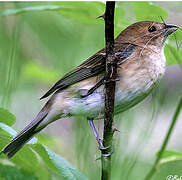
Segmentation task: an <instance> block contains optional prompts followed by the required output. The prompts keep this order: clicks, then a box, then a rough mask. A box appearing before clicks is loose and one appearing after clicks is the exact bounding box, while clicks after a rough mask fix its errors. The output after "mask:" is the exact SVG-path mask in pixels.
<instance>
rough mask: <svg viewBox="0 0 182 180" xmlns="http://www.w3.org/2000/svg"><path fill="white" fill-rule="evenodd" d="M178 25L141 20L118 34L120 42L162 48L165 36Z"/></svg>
mask: <svg viewBox="0 0 182 180" xmlns="http://www.w3.org/2000/svg"><path fill="white" fill-rule="evenodd" d="M178 28H179V27H178V26H176V25H172V24H165V23H160V22H154V21H141V22H137V23H134V24H132V25H130V26H128V27H127V28H126V29H124V30H123V31H122V32H121V34H120V35H119V36H118V40H119V41H120V42H127V43H131V44H135V45H139V46H142V47H143V46H148V47H151V46H152V47H153V46H154V47H157V48H163V46H164V42H165V40H166V38H167V37H168V36H169V35H170V34H172V33H173V32H175V31H176V30H177V29H178Z"/></svg>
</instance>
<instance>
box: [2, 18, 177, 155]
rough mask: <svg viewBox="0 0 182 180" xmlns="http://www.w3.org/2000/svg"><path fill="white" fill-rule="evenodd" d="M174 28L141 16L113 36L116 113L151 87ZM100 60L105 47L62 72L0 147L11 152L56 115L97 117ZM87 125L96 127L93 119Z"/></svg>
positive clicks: (160, 71)
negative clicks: (26, 119)
mask: <svg viewBox="0 0 182 180" xmlns="http://www.w3.org/2000/svg"><path fill="white" fill-rule="evenodd" d="M178 28H179V27H178V26H176V25H171V24H165V23H159V22H154V21H141V22H137V23H134V24H132V25H130V26H129V27H127V28H126V29H124V30H123V31H122V32H121V33H120V34H119V35H118V37H117V38H116V39H115V45H114V55H115V60H116V61H117V65H118V68H117V74H118V79H119V80H118V81H116V94H115V114H117V113H120V112H123V111H125V110H127V109H129V108H131V107H133V106H134V105H136V104H138V103H139V102H141V101H142V100H143V99H144V98H145V97H146V96H147V95H148V94H150V92H151V91H152V90H153V89H154V88H155V87H156V85H157V84H158V82H159V80H160V79H161V77H162V76H163V74H164V72H165V67H166V59H165V56H164V42H165V40H166V38H167V37H168V35H170V34H172V33H173V32H175V31H176V30H177V29H178ZM105 66H106V53H105V48H104V49H102V50H101V51H99V52H97V53H96V54H95V55H93V56H92V57H90V58H89V59H87V60H86V61H85V62H83V63H82V64H81V65H79V66H78V67H76V68H75V69H74V70H72V71H71V72H69V73H68V74H66V75H65V76H64V77H63V78H61V79H60V80H59V81H58V82H57V83H56V84H55V85H54V86H53V87H52V88H51V89H50V90H49V91H48V92H47V93H46V94H45V95H44V96H43V97H42V98H41V99H43V98H46V97H48V96H49V95H51V94H53V95H52V96H51V98H50V99H49V100H48V101H47V103H46V104H45V106H44V107H43V108H42V109H41V111H40V112H39V113H38V115H37V116H36V117H35V119H34V120H33V121H32V122H31V123H30V124H28V125H27V126H26V127H25V128H24V129H23V130H22V131H21V132H20V133H19V134H18V135H17V136H16V137H15V138H14V139H13V140H12V141H11V142H10V143H9V144H8V145H7V146H6V147H5V148H4V149H3V150H2V152H3V153H5V154H7V156H8V157H9V158H10V157H12V156H13V155H14V154H15V153H16V152H17V151H18V150H20V148H22V147H23V146H24V145H25V144H26V143H27V142H28V141H29V140H30V139H31V138H33V137H34V136H35V135H36V134H37V133H39V132H40V131H41V130H42V129H43V128H45V127H46V126H47V125H48V124H50V123H51V122H53V121H55V120H57V119H60V118H63V117H68V116H85V117H87V119H88V120H89V119H90V120H93V119H99V118H102V117H103V112H104V82H105V80H106V79H105V69H106V67H105ZM100 112H101V113H100ZM90 125H91V127H92V128H93V129H94V128H95V127H94V125H93V123H92V121H90ZM94 132H95V131H94ZM95 135H96V136H98V134H95Z"/></svg>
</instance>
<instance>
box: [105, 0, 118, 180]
mask: <svg viewBox="0 0 182 180" xmlns="http://www.w3.org/2000/svg"><path fill="white" fill-rule="evenodd" d="M114 9H115V2H114V1H112V2H109V1H108V2H106V11H105V14H104V18H105V39H106V77H107V80H108V81H107V82H106V84H105V114H104V132H103V145H104V147H106V149H104V150H102V158H101V161H102V180H109V179H111V154H112V139H113V129H112V127H113V117H114V98H115V84H116V83H115V79H116V77H117V64H116V61H115V57H114Z"/></svg>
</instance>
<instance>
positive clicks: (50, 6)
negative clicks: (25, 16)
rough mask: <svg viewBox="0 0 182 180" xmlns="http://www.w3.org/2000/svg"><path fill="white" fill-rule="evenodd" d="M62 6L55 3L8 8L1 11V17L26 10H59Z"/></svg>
mask: <svg viewBox="0 0 182 180" xmlns="http://www.w3.org/2000/svg"><path fill="white" fill-rule="evenodd" d="M60 8H61V6H55V5H44V6H32V7H24V8H17V9H7V10H5V11H3V12H1V13H0V17H2V16H10V15H11V16H12V15H18V14H22V13H26V12H32V11H52V10H59V9H60Z"/></svg>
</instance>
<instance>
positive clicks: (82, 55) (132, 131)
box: [0, 2, 182, 180]
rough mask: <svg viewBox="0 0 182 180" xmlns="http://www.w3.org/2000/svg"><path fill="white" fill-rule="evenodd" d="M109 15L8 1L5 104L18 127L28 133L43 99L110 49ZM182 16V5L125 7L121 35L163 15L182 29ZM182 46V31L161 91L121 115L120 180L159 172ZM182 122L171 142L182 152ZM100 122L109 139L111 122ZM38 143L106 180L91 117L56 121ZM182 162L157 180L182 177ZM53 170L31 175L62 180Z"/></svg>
mask: <svg viewBox="0 0 182 180" xmlns="http://www.w3.org/2000/svg"><path fill="white" fill-rule="evenodd" d="M104 10H105V4H104V3H103V2H0V105H1V107H2V108H5V109H8V110H9V111H10V112H11V113H12V114H14V115H15V116H16V123H15V124H14V126H13V128H14V129H16V130H18V131H19V130H21V129H22V128H24V127H25V125H26V124H28V123H29V122H30V121H31V120H32V119H33V118H34V117H35V115H36V114H37V113H38V112H39V110H40V108H41V107H42V106H43V104H44V103H45V102H46V100H42V101H39V97H41V96H42V95H43V94H44V93H45V92H46V91H47V90H48V89H49V88H50V87H51V86H52V85H53V84H54V83H55V82H56V81H57V80H58V79H59V78H60V77H62V76H63V75H64V74H65V73H67V72H69V71H70V70H72V69H73V68H74V67H76V66H77V65H79V64H80V63H81V62H83V61H84V60H86V59H87V58H88V57H90V56H91V55H93V54H94V53H96V52H97V51H99V50H100V49H101V48H103V47H104V44H105V40H104V36H105V35H104V20H103V19H96V18H97V17H98V16H100V15H102V14H103V13H104ZM181 12H182V2H117V3H116V9H115V36H117V35H118V33H120V32H121V30H123V29H124V28H125V27H127V26H128V25H130V24H132V23H134V22H136V21H141V20H155V21H161V18H160V16H161V17H162V18H163V19H164V20H165V22H166V23H171V24H176V25H179V26H181V25H182V21H181V19H182V13H181ZM181 43H182V33H181V30H179V31H178V32H176V36H174V35H172V36H171V37H170V38H169V39H168V41H167V42H166V46H165V54H166V58H167V62H168V65H169V66H168V67H167V71H166V74H165V77H164V79H163V80H162V82H161V84H160V86H159V87H158V88H157V89H156V90H155V91H154V92H153V93H152V95H150V96H149V97H148V98H147V99H146V100H145V101H144V102H142V103H140V104H139V105H137V106H136V107H134V108H132V109H130V110H128V111H127V112H124V113H122V114H120V115H118V116H116V117H115V126H116V127H117V128H118V129H120V131H121V132H120V133H115V136H114V146H115V152H114V154H113V163H112V165H113V167H112V180H119V179H122V180H127V179H128V180H130V179H135V180H141V179H143V178H144V177H145V175H146V173H147V172H148V170H149V169H150V168H151V165H152V164H153V162H154V160H155V157H156V152H157V151H158V150H159V148H160V146H161V144H162V142H163V139H164V136H165V134H166V131H167V130H168V128H169V124H170V121H171V119H172V116H173V114H174V111H175V108H176V105H177V102H178V99H179V96H180V95H181V94H182V90H181V89H182V70H181V64H180V63H181V62H182V60H181V58H182V56H181V55H182V45H181ZM180 120H182V114H181V116H180V118H179V121H178V123H177V125H176V127H175V131H174V133H173V135H172V137H171V139H170V142H169V145H168V149H170V150H173V151H178V152H181V151H182V142H181V136H182V131H181V127H182V121H180ZM96 124H97V126H98V129H99V131H100V134H101V133H102V126H103V122H102V121H97V122H96ZM9 139H10V137H9ZM1 141H2V142H3V139H2V140H1ZM7 142H8V141H7ZM38 142H40V143H41V144H44V145H46V146H47V147H48V148H49V149H51V150H52V151H53V152H56V153H57V154H59V155H61V156H62V157H64V159H66V160H67V161H69V162H70V163H71V164H72V165H73V166H74V167H76V169H78V170H79V171H80V172H81V173H82V174H84V175H85V176H86V177H88V178H89V179H93V180H99V179H100V168H101V163H100V160H96V159H97V158H98V157H100V152H99V150H98V146H97V143H96V140H95V138H94V136H93V134H92V132H91V129H90V127H89V125H88V123H87V121H86V119H84V118H80V119H75V118H69V119H68V118H67V119H62V120H61V121H56V122H54V123H53V124H51V125H49V126H48V127H47V128H46V129H45V130H44V131H43V132H42V133H41V134H40V135H38ZM5 144H6V143H4V145H5ZM22 152H23V151H22ZM19 154H20V155H21V152H20V153H19ZM20 155H17V159H18V158H20ZM173 155H174V154H173ZM181 157H182V155H181ZM27 158H28V157H27ZM30 158H31V157H30ZM15 159H16V158H15ZM181 159H182V158H181ZM181 159H180V160H181ZM175 160H176V159H175ZM180 160H178V162H177V163H175V166H174V164H170V163H174V162H169V163H167V164H165V163H164V164H162V165H161V168H160V170H159V171H158V172H157V173H156V174H155V176H154V179H156V180H162V179H165V177H166V176H167V175H170V174H172V175H175V174H177V175H181V176H182V162H181V161H180ZM2 162H4V161H1V159H0V165H1V166H2V164H3V163H2ZM13 162H14V163H15V164H16V162H18V160H17V161H13ZM22 162H23V161H22ZM16 165H17V164H16ZM17 167H19V166H18V165H17ZM30 167H31V166H30ZM171 167H175V168H173V169H172V168H171ZM180 167H181V168H180ZM19 168H20V169H21V170H22V171H23V168H24V167H19ZM38 168H39V167H37V169H38ZM44 168H45V169H46V168H47V167H46V166H44ZM25 169H26V168H25ZM25 169H24V170H25ZM30 169H31V168H30ZM45 169H44V170H42V171H40V174H39V175H37V174H36V173H35V174H34V171H33V170H32V171H31V170H28V169H26V170H25V172H26V173H28V176H29V178H30V179H58V178H55V177H54V178H53V176H52V174H51V173H49V174H48V175H47V176H45V174H44V173H45V172H44V171H45ZM47 169H49V168H47ZM1 170H2V171H0V179H1V178H2V179H10V180H12V179H21V178H22V179H23V178H24V176H17V177H15V176H6V173H5V170H3V166H2V167H1ZM17 171H18V170H17ZM17 171H12V172H13V173H15V172H16V173H17ZM13 173H12V174H13ZM26 173H25V174H26ZM41 173H42V175H41ZM180 173H181V174H180ZM20 174H21V173H20ZM30 174H31V175H30ZM43 174H44V175H43ZM25 176H26V175H25ZM31 176H32V178H31ZM68 179H69V178H68ZM70 179H74V178H70Z"/></svg>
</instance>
